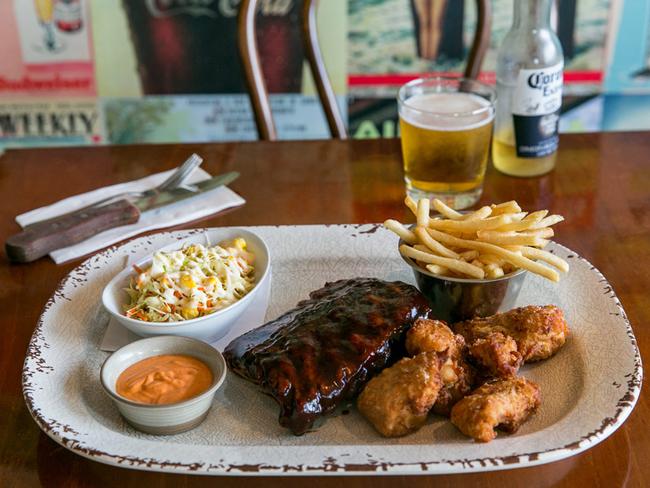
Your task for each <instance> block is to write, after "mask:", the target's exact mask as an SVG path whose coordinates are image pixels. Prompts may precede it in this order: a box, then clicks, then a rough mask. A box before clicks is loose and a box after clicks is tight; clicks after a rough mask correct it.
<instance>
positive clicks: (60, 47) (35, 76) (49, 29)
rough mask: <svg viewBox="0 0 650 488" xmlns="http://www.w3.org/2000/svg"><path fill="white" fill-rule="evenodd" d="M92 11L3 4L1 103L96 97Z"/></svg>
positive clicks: (68, 4) (72, 3)
mask: <svg viewBox="0 0 650 488" xmlns="http://www.w3.org/2000/svg"><path fill="white" fill-rule="evenodd" d="M88 7H89V6H88V4H87V2H84V1H81V0H67V1H64V0H58V1H55V0H13V1H8V0H5V1H2V2H0V19H1V20H0V25H2V30H1V31H0V32H1V34H0V36H1V38H2V43H1V44H0V101H1V100H2V99H6V98H14V97H30V98H31V97H76V98H78V97H94V96H95V95H96V89H95V69H94V63H93V56H92V44H91V35H90V25H89V22H88Z"/></svg>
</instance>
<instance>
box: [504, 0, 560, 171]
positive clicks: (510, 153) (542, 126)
mask: <svg viewBox="0 0 650 488" xmlns="http://www.w3.org/2000/svg"><path fill="white" fill-rule="evenodd" d="M552 3H553V0H516V1H515V2H514V6H515V9H514V18H513V22H512V27H511V28H510V31H509V32H508V34H506V37H505V39H504V41H503V44H502V45H501V48H500V49H499V52H498V55H497V112H496V120H495V126H494V139H493V144H492V160H493V162H494V166H495V168H496V169H498V170H499V171H501V172H502V173H505V174H508V175H512V176H538V175H542V174H544V173H548V172H549V171H551V170H552V169H553V168H554V167H555V156H556V153H557V148H558V139H559V138H558V123H559V120H560V107H561V106H562V81H563V76H562V72H563V68H564V57H563V55H562V47H561V45H560V41H559V39H558V37H557V35H556V34H555V32H553V30H552V29H551V25H550V17H551V5H552Z"/></svg>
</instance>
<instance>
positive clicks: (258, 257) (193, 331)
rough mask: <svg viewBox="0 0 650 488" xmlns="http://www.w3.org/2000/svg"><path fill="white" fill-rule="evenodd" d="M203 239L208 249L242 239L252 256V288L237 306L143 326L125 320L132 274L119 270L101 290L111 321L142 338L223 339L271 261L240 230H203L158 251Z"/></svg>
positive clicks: (258, 240) (146, 263)
mask: <svg viewBox="0 0 650 488" xmlns="http://www.w3.org/2000/svg"><path fill="white" fill-rule="evenodd" d="M206 235H207V238H208V239H209V241H210V242H209V243H210V245H213V246H214V245H216V244H218V243H220V242H222V241H225V240H230V239H234V238H236V237H243V238H244V239H246V243H247V245H248V249H249V250H250V251H251V252H253V253H254V254H255V286H254V287H253V289H252V290H251V291H250V292H248V294H247V295H245V296H244V297H242V298H241V299H240V300H238V301H237V302H235V303H233V304H231V305H228V306H227V307H225V308H223V309H221V310H218V311H216V312H214V313H211V314H210V315H205V316H203V317H199V318H196V319H191V320H184V321H176V322H144V321H142V320H138V319H133V318H130V317H127V316H126V315H124V313H123V309H122V305H123V304H124V303H127V302H128V295H127V294H126V292H125V291H124V289H125V288H127V287H128V284H129V280H130V279H131V276H132V275H133V273H134V271H133V268H132V267H131V266H129V267H127V268H126V269H124V270H122V271H121V272H120V273H119V274H118V275H117V276H115V277H114V278H113V279H112V280H111V281H110V282H109V283H108V285H106V287H105V288H104V292H103V293H102V303H103V304H104V308H106V310H107V311H108V312H109V313H110V314H111V315H112V316H113V317H115V319H116V320H117V321H118V322H119V323H120V324H122V325H123V326H124V327H126V328H127V329H129V330H131V331H132V332H134V333H136V334H138V335H139V336H143V337H151V336H157V335H179V336H185V337H193V338H195V339H201V340H204V341H207V342H214V341H216V340H218V339H221V338H222V337H223V336H225V335H226V334H227V333H228V331H229V330H230V328H231V326H232V324H233V323H234V322H235V320H237V319H238V318H239V316H240V315H241V314H242V313H244V310H246V307H248V306H249V305H250V304H251V303H252V301H253V299H254V297H255V295H256V294H257V293H258V291H259V288H260V283H262V282H263V281H264V280H265V279H268V274H269V269H270V266H271V257H270V255H269V250H268V248H267V247H266V244H265V243H264V241H263V240H262V239H261V238H260V237H259V236H257V235H256V234H253V233H252V232H250V231H247V230H244V229H219V228H214V229H206V231H205V233H197V234H195V235H193V236H191V237H189V238H187V239H184V240H182V241H178V242H175V243H173V244H171V245H169V246H165V247H163V248H162V249H160V250H162V251H173V250H176V249H180V248H182V247H183V246H184V245H186V244H203V245H206V244H207V243H206ZM151 260H152V256H148V257H147V258H145V259H142V260H140V261H138V262H136V263H135V264H137V265H138V266H139V267H141V268H146V267H148V266H150V265H151Z"/></svg>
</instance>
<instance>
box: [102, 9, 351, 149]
mask: <svg viewBox="0 0 650 488" xmlns="http://www.w3.org/2000/svg"><path fill="white" fill-rule="evenodd" d="M301 10H302V1H301V0H267V1H264V2H260V7H259V11H258V14H257V41H258V47H259V54H260V60H261V63H262V69H263V72H264V79H265V81H266V85H267V88H268V90H269V92H270V94H271V103H272V106H273V113H274V117H275V121H276V126H277V128H278V133H279V136H280V137H281V138H285V139H290V138H293V139H297V138H300V139H304V138H315V137H327V136H328V131H327V125H326V121H325V118H324V115H323V113H322V110H321V108H320V105H319V103H318V100H317V98H316V96H315V94H316V92H315V88H314V85H313V81H312V80H311V77H310V76H309V72H308V71H307V70H306V69H305V62H304V55H303V47H302V35H301V27H300V22H301ZM238 11H239V1H237V0H229V1H223V0H200V1H198V0H196V1H192V0H182V1H180V0H146V1H140V0H101V1H100V0H95V1H94V2H93V10H92V15H93V18H94V20H95V22H94V25H95V31H94V43H95V52H96V57H97V78H98V88H99V89H98V91H99V95H100V97H101V99H102V106H103V113H104V116H105V121H106V130H107V136H108V139H109V140H110V141H111V142H115V143H122V142H167V141H205V140H210V141H220V140H252V139H257V131H256V129H255V125H254V122H253V115H252V111H251V108H250V103H249V99H248V95H247V94H246V86H245V82H244V78H243V72H242V67H241V61H240V58H239V52H238V48H237V14H238ZM317 18H318V27H319V31H320V32H323V33H326V39H327V42H324V43H323V44H322V50H323V56H324V58H325V62H326V64H327V67H328V71H329V74H330V78H331V79H332V83H333V85H334V90H335V92H336V93H337V95H339V97H340V99H341V100H340V103H341V104H342V105H344V103H345V99H344V95H345V92H346V61H345V56H344V55H342V53H344V52H345V35H346V26H345V18H346V2H345V1H344V0H335V1H327V2H320V6H319V10H318V15H317ZM100 19H101V20H100ZM115 66H119V67H120V69H119V71H116V70H115ZM344 113H345V110H344ZM134 117H135V118H136V119H137V120H138V122H135V121H134V120H133V118H134ZM134 127H135V129H133V128H134Z"/></svg>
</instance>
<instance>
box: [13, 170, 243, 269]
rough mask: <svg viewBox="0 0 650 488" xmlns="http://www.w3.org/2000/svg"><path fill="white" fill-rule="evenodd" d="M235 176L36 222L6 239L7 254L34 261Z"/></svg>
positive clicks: (211, 179)
mask: <svg viewBox="0 0 650 488" xmlns="http://www.w3.org/2000/svg"><path fill="white" fill-rule="evenodd" d="M238 177H239V173H238V172H236V171H231V172H230V173H225V174H223V175H219V176H215V177H213V178H210V179H209V180H205V181H202V182H200V183H196V184H194V185H186V186H181V187H177V188H171V189H167V190H164V191H160V192H157V193H154V194H150V193H147V192H145V193H144V194H143V195H142V196H140V197H139V198H136V199H133V200H129V199H127V198H123V199H121V200H118V201H116V202H113V203H109V204H108V205H103V206H98V207H97V206H93V207H90V208H88V209H87V210H83V211H75V212H71V213H69V214H66V215H63V216H60V217H55V218H53V219H49V220H44V221H42V222H36V223H34V224H31V225H28V226H27V227H25V228H24V229H23V231H22V232H20V233H18V234H15V235H13V236H11V237H9V238H8V239H7V241H6V242H5V250H6V252H7V257H8V258H9V260H10V261H13V262H18V263H28V262H31V261H34V260H36V259H38V258H40V257H42V256H45V255H46V254H48V253H50V252H51V251H54V250H56V249H60V248H62V247H67V246H70V245H73V244H76V243H78V242H81V241H83V240H85V239H88V238H89V237H92V236H94V235H95V234H99V233H100V232H102V231H105V230H107V229H112V228H113V227H119V226H122V225H128V224H133V223H135V222H137V221H138V220H139V219H140V213H141V212H145V211H147V210H152V209H154V208H158V207H162V206H164V205H169V204H172V203H175V202H178V201H181V200H185V199H187V198H191V197H194V196H197V195H201V194H204V193H205V192H207V191H210V190H213V189H215V188H218V187H220V186H223V185H227V184H229V183H231V182H232V181H234V180H235V179H237V178H238Z"/></svg>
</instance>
